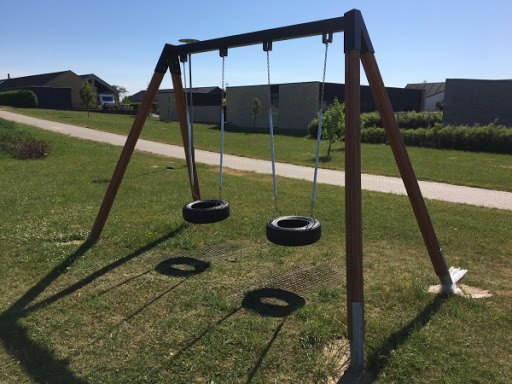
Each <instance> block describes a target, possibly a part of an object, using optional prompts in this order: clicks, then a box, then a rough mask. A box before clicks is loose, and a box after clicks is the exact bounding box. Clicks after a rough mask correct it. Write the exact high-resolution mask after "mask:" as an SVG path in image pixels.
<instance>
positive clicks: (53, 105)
mask: <svg viewBox="0 0 512 384" xmlns="http://www.w3.org/2000/svg"><path fill="white" fill-rule="evenodd" d="M24 89H30V90H31V91H32V92H34V93H35V94H36V95H37V101H38V103H39V108H45V109H71V108H73V104H72V103H71V88H54V87H27V88H24Z"/></svg>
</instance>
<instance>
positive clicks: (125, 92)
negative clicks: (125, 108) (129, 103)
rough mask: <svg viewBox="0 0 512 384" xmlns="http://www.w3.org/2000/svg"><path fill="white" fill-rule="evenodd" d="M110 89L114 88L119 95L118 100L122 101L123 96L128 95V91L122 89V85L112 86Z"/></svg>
mask: <svg viewBox="0 0 512 384" xmlns="http://www.w3.org/2000/svg"><path fill="white" fill-rule="evenodd" d="M112 88H114V89H115V90H116V92H117V94H118V95H119V100H122V99H123V95H126V94H127V93H128V90H127V89H126V88H125V87H123V86H122V85H115V84H114V85H112Z"/></svg>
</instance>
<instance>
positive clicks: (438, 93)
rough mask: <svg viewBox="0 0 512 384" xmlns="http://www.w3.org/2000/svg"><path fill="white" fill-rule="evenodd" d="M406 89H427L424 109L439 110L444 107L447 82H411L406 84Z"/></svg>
mask: <svg viewBox="0 0 512 384" xmlns="http://www.w3.org/2000/svg"><path fill="white" fill-rule="evenodd" d="M405 88H406V89H420V90H424V91H425V100H424V102H423V106H422V108H421V110H422V111H437V110H442V109H443V107H444V95H445V89H446V86H445V82H439V83H427V82H425V83H411V84H407V85H406V86H405Z"/></svg>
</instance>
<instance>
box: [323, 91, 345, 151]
mask: <svg viewBox="0 0 512 384" xmlns="http://www.w3.org/2000/svg"><path fill="white" fill-rule="evenodd" d="M344 135H345V103H340V102H339V101H338V99H334V102H333V103H332V104H331V105H330V106H329V108H327V109H326V111H325V112H324V119H323V127H322V138H323V139H326V140H329V147H328V148H327V158H330V156H331V146H332V143H334V142H336V141H338V140H340V139H342V138H343V136H344Z"/></svg>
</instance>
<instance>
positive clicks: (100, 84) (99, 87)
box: [80, 73, 119, 104]
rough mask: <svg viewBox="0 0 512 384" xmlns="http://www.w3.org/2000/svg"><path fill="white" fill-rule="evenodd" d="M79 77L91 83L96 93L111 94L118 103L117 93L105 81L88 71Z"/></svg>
mask: <svg viewBox="0 0 512 384" xmlns="http://www.w3.org/2000/svg"><path fill="white" fill-rule="evenodd" d="M80 78H81V79H82V80H83V81H88V82H89V84H90V85H91V87H92V89H93V90H94V92H96V95H100V94H104V95H112V96H113V97H114V99H115V101H116V104H119V93H118V92H117V90H116V89H115V88H113V87H112V86H111V85H110V84H108V83H107V82H106V81H104V80H102V79H100V78H99V77H98V76H96V75H95V74H94V73H88V74H85V75H80Z"/></svg>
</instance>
